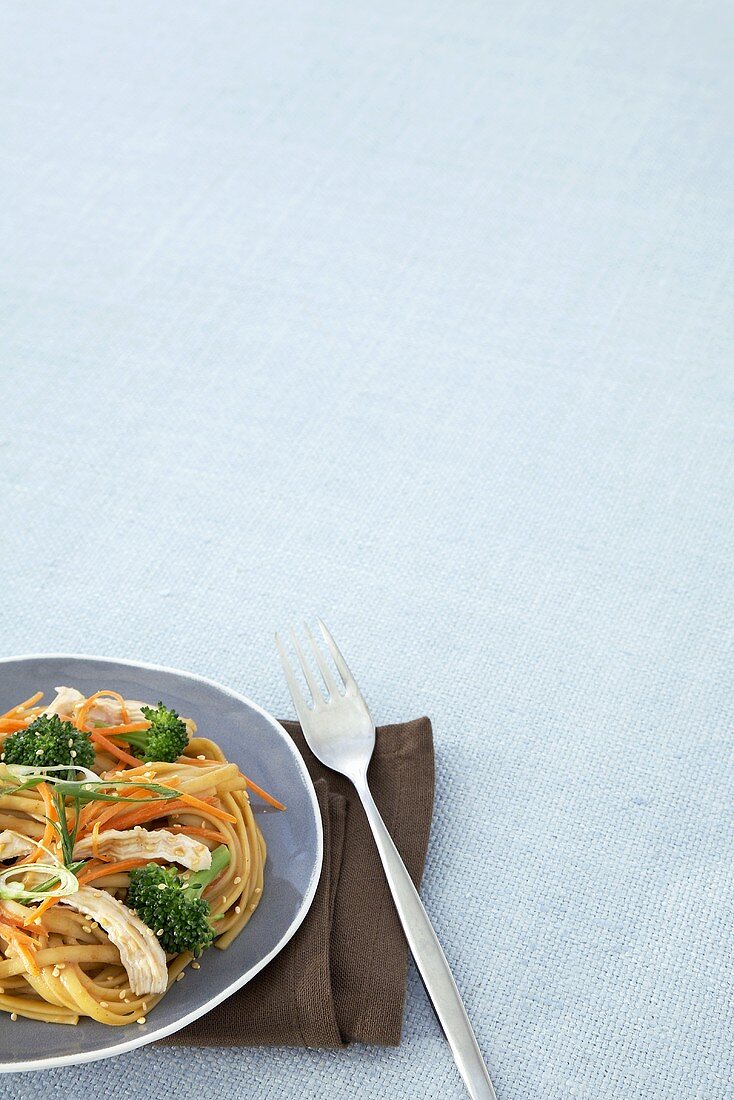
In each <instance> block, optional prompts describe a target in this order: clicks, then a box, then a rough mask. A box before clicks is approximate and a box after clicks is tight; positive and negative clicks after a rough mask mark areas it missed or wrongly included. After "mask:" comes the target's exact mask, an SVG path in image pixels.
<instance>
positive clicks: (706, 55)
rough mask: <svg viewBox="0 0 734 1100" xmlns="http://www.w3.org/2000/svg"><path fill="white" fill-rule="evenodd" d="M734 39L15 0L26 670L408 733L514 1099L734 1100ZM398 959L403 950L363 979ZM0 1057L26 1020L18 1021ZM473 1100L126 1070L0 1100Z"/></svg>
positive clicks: (11, 71) (383, 1087) (487, 12)
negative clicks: (302, 699) (323, 665)
mask: <svg viewBox="0 0 734 1100" xmlns="http://www.w3.org/2000/svg"><path fill="white" fill-rule="evenodd" d="M731 17H732V8H731V6H730V5H723V4H721V3H719V2H716V3H713V2H711V3H709V2H707V0H701V2H693V0H686V2H675V0H674V2H673V3H671V2H670V0H638V2H632V3H619V2H617V0H597V2H596V3H594V4H591V5H590V4H587V3H581V2H580V0H561V2H560V3H557V4H553V5H550V6H549V5H547V4H545V3H543V2H541V0H524V2H522V3H520V4H501V5H488V4H486V3H481V2H479V0H454V2H452V3H450V4H446V3H439V2H437V0H424V2H422V3H419V2H418V0H403V2H402V3H399V4H395V3H393V2H388V0H371V2H370V3H366V2H365V0H357V2H356V3H354V4H344V3H341V2H337V0H306V2H304V3H302V4H288V3H283V2H282V0H271V2H269V3H267V4H256V3H254V2H252V0H248V2H247V3H243V2H236V3H235V2H234V0H233V2H209V3H206V4H202V3H198V2H197V3H194V2H193V0H186V2H178V3H176V4H171V3H169V4H166V3H163V2H151V0H127V2H125V3H122V2H120V3H114V2H110V0H106V2H104V3H97V4H82V3H80V2H68V0H56V2H54V3H49V2H38V3H36V4H32V5H28V4H26V3H24V2H23V0H5V3H3V5H2V9H1V11H0V24H1V26H2V36H1V37H2V43H3V44H2V52H3V55H4V56H3V59H2V64H0V82H1V84H2V95H1V96H0V115H1V116H2V124H3V132H4V134H5V140H4V143H3V148H4V154H5V155H4V165H5V166H4V170H3V172H2V174H1V175H0V200H1V202H0V207H1V208H2V211H3V219H4V221H5V223H6V230H5V231H4V234H3V241H4V243H3V260H4V262H3V264H2V269H3V274H2V278H3V293H2V298H3V306H2V309H3V317H4V324H3V361H4V366H3V373H2V381H1V385H2V394H1V397H2V401H1V411H0V416H1V417H2V429H1V431H0V510H1V511H2V515H3V517H4V522H3V537H2V540H0V569H1V575H2V577H3V599H2V604H3V606H2V614H1V615H0V620H1V622H2V628H1V631H0V648H1V651H2V652H3V653H6V654H11V653H22V652H32V651H46V652H48V651H83V652H91V653H100V654H108V655H121V656H126V657H132V658H141V659H144V660H149V661H154V662H160V663H164V664H169V665H175V666H180V667H183V668H187V669H192V670H194V671H196V672H198V673H203V674H205V675H207V676H211V677H214V678H216V679H218V680H221V681H224V682H226V683H228V684H231V685H232V686H234V687H235V688H237V689H241V690H243V691H245V692H246V693H248V694H250V695H252V696H253V697H254V698H256V699H257V700H259V701H260V702H261V703H262V704H263V705H264V706H266V707H267V708H270V709H272V710H273V711H275V712H276V713H278V714H281V715H283V714H288V713H290V706H289V700H288V697H287V693H286V688H285V684H284V682H283V679H282V675H281V672H280V670H279V667H278V663H277V660H276V656H275V652H274V648H273V640H272V631H273V629H274V628H275V627H279V626H281V625H283V624H286V623H288V622H289V621H291V620H293V619H294V618H296V617H300V616H313V615H315V614H317V613H320V614H321V615H323V616H324V618H325V619H326V620H327V622H329V623H330V624H331V626H332V629H333V630H334V632H335V634H336V636H337V638H338V639H339V640H340V642H341V643H342V644H343V648H344V649H345V651H346V653H347V654H348V655H349V657H350V658H351V659H352V663H353V666H354V668H355V670H356V672H357V673H358V677H359V680H360V683H361V684H362V686H363V689H364V692H365V694H366V696H367V698H368V700H369V701H370V702H371V705H372V707H373V710H374V713H375V717H376V718H377V719H378V720H382V721H389V720H395V719H400V718H410V717H413V716H415V715H418V714H421V713H428V714H429V715H430V716H431V717H432V718H433V721H434V724H435V736H436V751H437V764H438V779H437V799H436V813H435V820H434V827H433V833H432V842H431V849H430V856H429V861H428V867H427V872H426V877H425V888H424V896H425V901H426V904H427V907H428V909H429V911H430V913H431V914H432V916H433V918H434V920H435V924H436V927H437V929H438V931H439V934H440V936H441V938H442V940H443V942H444V944H445V947H446V952H447V954H448V956H449V958H450V959H451V960H452V961H453V963H454V966H455V969H456V974H457V978H458V981H459V984H460V986H461V988H462V990H463V992H464V994H465V997H466V1003H467V1005H468V1008H469V1012H470V1015H471V1016H472V1018H473V1019H474V1021H475V1023H476V1030H477V1033H478V1036H479V1039H480V1042H481V1045H482V1047H483V1049H484V1050H485V1051H486V1054H487V1058H488V1061H489V1064H490V1066H491V1069H492V1075H493V1077H494V1079H495V1081H496V1086H497V1092H498V1096H499V1097H500V1100H538V1098H540V1097H542V1098H543V1100H567V1098H569V1097H583V1098H589V1100H592V1098H593V1100H606V1098H618V1097H622V1096H624V1097H625V1098H630V1097H632V1098H638V1097H639V1098H641V1100H642V1098H644V1100H670V1098H672V1097H677V1096H678V1095H685V1096H687V1097H695V1098H698V1100H704V1098H705V1100H718V1098H724V1097H731V1095H732V1089H733V1088H734V1057H733V1055H732V1046H731V1034H732V1030H734V993H733V989H732V987H733V985H734V919H733V918H734V911H733V909H734V906H733V902H732V897H733V893H732V890H733V887H734V871H733V868H732V858H731V854H732V840H733V839H734V813H733V811H732V801H731V791H732V782H733V781H734V761H733V757H732V699H731V663H730V662H731V656H732V625H731V624H732V607H733V604H732V597H733V596H734V590H733V588H732V573H731V563H732V537H731V536H732V531H733V530H734V525H732V522H731V521H732V507H731V505H732V492H731V490H732V474H733V472H734V470H733V466H734V462H733V461H732V458H733V453H732V447H731V442H732V409H733V408H734V384H733V383H734V377H733V374H732V369H731V346H732V337H733V336H734V331H733V330H734V324H733V322H732V311H731V300H732V299H731V291H732V245H733V244H734V241H733V240H732V238H733V237H734V219H732V216H731V214H732V186H731V183H732V178H733V176H732V173H733V171H734V145H733V144H732V142H731V141H730V140H725V139H724V137H723V131H722V121H723V119H722V113H723V112H722V105H723V104H725V103H727V102H728V103H731V78H730V69H729V66H728V64H727V62H728V59H729V55H730V45H731V41H732V29H733V28H732V18H731ZM375 965H376V966H379V959H376V960H375ZM1 1026H3V1027H6V1026H13V1025H11V1024H10V1023H9V1022H8V1021H7V1020H6V1021H3V1022H2V1024H1ZM182 1082H190V1083H191V1087H192V1088H193V1085H194V1083H195V1091H196V1095H197V1096H198V1097H200V1098H202V1100H208V1098H214V1097H221V1096H227V1095H236V1094H238V1090H239V1094H240V1095H242V1094H243V1091H242V1090H243V1089H244V1090H245V1092H246V1095H247V1096H248V1097H250V1098H252V1100H257V1098H265V1097H272V1096H274V1095H278V1096H298V1097H314V1098H315V1097H318V1098H319V1100H330V1098H337V1097H338V1098H341V1097H344V1096H346V1095H353V1096H364V1097H380V1098H382V1097H385V1096H390V1097H407V1098H412V1097H420V1098H425V1100H429V1098H433V1097H436V1098H437V1097H441V1098H442V1100H449V1098H456V1100H459V1098H460V1097H461V1096H462V1095H463V1092H462V1089H461V1087H460V1085H459V1083H458V1079H457V1075H456V1073H455V1070H454V1068H453V1064H452V1062H451V1059H450V1057H449V1054H448V1051H447V1048H446V1047H445V1045H444V1043H443V1040H442V1038H441V1036H440V1034H439V1031H438V1028H437V1025H436V1023H435V1022H434V1018H433V1016H432V1014H431V1012H430V1010H429V1008H428V1006H427V1004H426V1001H425V997H424V995H423V992H422V989H421V987H420V985H419V983H418V982H417V980H416V978H415V975H414V974H413V975H411V978H410V982H409V990H408V999H407V1011H406V1019H405V1028H404V1041H403V1044H402V1046H401V1047H400V1048H399V1049H397V1050H377V1049H356V1048H355V1049H351V1050H349V1051H348V1052H346V1053H329V1054H326V1053H320V1052H294V1051H291V1050H275V1051H256V1050H242V1051H217V1050H211V1051H201V1052H196V1053H187V1052H181V1051H176V1050H172V1049H166V1050H157V1049H152V1048H147V1049H143V1050H139V1051H136V1052H134V1053H132V1054H130V1055H127V1056H125V1057H123V1058H120V1059H118V1060H116V1061H112V1062H107V1063H97V1064H95V1065H90V1066H86V1067H81V1068H65V1069H60V1070H54V1071H50V1072H48V1073H45V1074H43V1075H42V1076H32V1077H26V1078H24V1079H19V1078H14V1079H11V1078H6V1079H5V1080H4V1082H3V1084H2V1085H0V1092H1V1093H2V1096H3V1097H5V1096H7V1097H11V1096H12V1097H20V1098H26V1097H27V1098H30V1097H34V1098H40V1100H45V1098H51V1097H56V1096H62V1095H63V1096H64V1097H65V1098H68V1097H82V1096H87V1095H89V1090H90V1089H93V1090H95V1091H99V1093H100V1094H101V1093H102V1092H103V1091H104V1092H109V1093H113V1094H116V1095H118V1096H127V1095H130V1096H135V1097H136V1098H138V1100H146V1098H148V1097H150V1098H155V1097H160V1096H163V1095H165V1094H167V1092H168V1090H169V1089H170V1090H174V1089H176V1088H177V1087H178V1089H179V1091H180V1090H181V1088H182V1087H184V1088H185V1087H186V1086H185V1084H184V1085H183V1086H182Z"/></svg>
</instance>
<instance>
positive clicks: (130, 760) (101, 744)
mask: <svg viewBox="0 0 734 1100" xmlns="http://www.w3.org/2000/svg"><path fill="white" fill-rule="evenodd" d="M89 736H90V738H91V741H92V744H93V745H96V746H97V748H99V749H104V751H105V752H108V753H109V754H110V756H115V757H117V759H118V760H122V762H123V763H124V764H129V765H130V767H132V768H142V767H143V761H142V760H138V759H137V757H135V756H131V755H130V753H129V752H125V750H124V749H121V748H120V746H119V745H116V744H115V742H114V741H108V740H107V738H106V737H105V736H104V734H103V733H101V732H100V731H99V730H92V731H91V733H90V735H89Z"/></svg>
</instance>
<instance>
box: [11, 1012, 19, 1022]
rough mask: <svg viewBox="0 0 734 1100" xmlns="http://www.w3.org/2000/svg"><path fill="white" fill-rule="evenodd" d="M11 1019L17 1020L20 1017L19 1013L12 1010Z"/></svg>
mask: <svg viewBox="0 0 734 1100" xmlns="http://www.w3.org/2000/svg"><path fill="white" fill-rule="evenodd" d="M10 1019H11V1020H17V1019H18V1013H17V1012H11V1013H10Z"/></svg>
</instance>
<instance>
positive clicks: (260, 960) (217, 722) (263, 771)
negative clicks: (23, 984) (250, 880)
mask: <svg viewBox="0 0 734 1100" xmlns="http://www.w3.org/2000/svg"><path fill="white" fill-rule="evenodd" d="M58 684H67V685H70V686H72V687H76V688H79V690H80V691H83V692H84V694H85V695H90V694H91V693H92V692H93V691H98V690H99V689H100V688H112V689H113V690H114V691H119V692H120V693H121V694H122V695H124V696H125V697H126V698H129V699H144V700H146V701H148V702H151V703H156V702H157V701H158V700H159V699H162V700H163V701H164V702H165V703H167V704H168V705H170V706H173V707H175V709H176V710H177V711H178V712H179V714H182V715H185V716H186V717H190V718H193V719H194V720H195V722H196V723H197V725H198V727H199V732H200V733H201V735H202V736H203V737H208V736H210V737H212V739H213V740H215V741H216V742H217V743H218V744H219V745H221V747H222V749H223V750H224V752H225V753H226V755H227V757H228V759H230V760H233V761H235V762H236V763H238V764H239V765H240V767H241V768H242V771H243V772H244V773H245V775H249V776H251V777H252V779H253V780H254V781H255V782H256V783H258V784H260V785H261V786H262V787H263V788H264V789H265V790H268V791H271V792H272V793H273V794H274V795H276V796H277V797H278V798H279V799H280V800H281V801H282V802H284V803H285V804H286V806H287V810H286V811H285V812H283V813H281V812H278V811H274V810H271V809H270V808H269V807H267V806H263V805H262V804H259V803H258V800H257V798H255V797H253V800H252V806H253V810H254V812H255V813H256V815H257V821H258V824H259V826H260V828H261V829H262V832H263V835H264V837H265V843H266V844H267V849H268V852H267V863H266V865H265V888H264V890H263V896H262V900H261V902H260V904H259V905H258V907H257V909H256V910H255V912H254V914H253V916H252V918H251V920H250V921H249V922H248V923H247V925H246V926H245V928H244V929H243V930H242V932H241V933H240V935H239V936H238V937H237V939H236V940H235V941H234V943H233V944H231V946H230V947H228V948H227V950H226V951H218V950H217V949H216V948H214V947H213V948H210V950H209V951H207V952H206V954H205V956H204V961H203V962H202V967H201V969H200V970H191V968H190V967H189V969H188V972H187V975H186V980H185V981H183V982H174V983H173V986H172V988H171V989H170V991H169V992H168V993H167V994H166V996H165V997H164V998H163V1000H162V1001H161V1002H160V1004H158V1005H156V1007H155V1009H154V1010H153V1011H152V1012H151V1014H150V1018H149V1020H148V1022H147V1023H145V1024H137V1023H136V1024H131V1025H130V1024H128V1025H125V1026H122V1027H108V1026H106V1025H105V1024H99V1023H97V1022H96V1021H95V1020H89V1019H84V1018H83V1019H82V1020H80V1022H79V1024H78V1025H77V1026H76V1027H69V1026H67V1025H61V1024H45V1023H39V1022H38V1021H36V1020H25V1019H23V1018H21V1017H19V1018H18V1020H16V1021H15V1022H13V1021H11V1020H10V1017H9V1016H8V1015H7V1014H6V1013H0V1071H2V1072H5V1073H12V1072H21V1071H24V1070H36V1069H47V1068H50V1067H51V1066H64V1065H70V1064H78V1063H79V1062H91V1061H94V1060H95V1059H98V1058H110V1057H112V1056H113V1055H116V1054H122V1053H124V1052H125V1051H128V1050H133V1049H134V1048H135V1047H140V1046H144V1045H145V1044H146V1043H152V1042H154V1041H155V1040H156V1039H162V1038H163V1037H164V1036H165V1035H171V1034H172V1033H173V1032H175V1031H178V1030H179V1029H180V1028H182V1027H185V1026H186V1024H190V1023H191V1021H192V1020H196V1019H198V1017H199V1016H203V1015H204V1014H205V1013H206V1012H209V1011H210V1009H212V1008H214V1007H215V1005H218V1004H219V1003H220V1002H221V1001H223V1000H225V998H226V997H229V996H231V995H232V993H234V992H235V991H236V990H237V989H241V988H242V986H243V985H245V984H246V983H247V982H249V981H250V979H251V978H253V977H254V976H255V974H257V973H258V971H259V970H261V969H262V968H263V967H264V966H265V964H266V963H268V962H269V961H270V960H271V959H272V958H273V957H274V956H275V955H277V953H278V952H279V951H280V950H281V948H282V947H284V946H285V944H286V943H287V942H288V940H289V939H290V938H291V936H292V935H293V934H294V932H295V931H296V929H297V928H298V926H299V925H300V923H301V921H302V920H303V918H304V917H305V916H306V913H307V912H308V908H309V906H310V904H311V902H312V900H313V896H314V893H315V891H316V885H317V883H318V880H319V874H320V872H321V858H322V847H323V838H322V831H321V817H320V814H319V809H318V804H317V802H316V794H315V791H314V788H313V784H312V782H311V779H310V777H309V774H308V772H307V770H306V765H305V764H304V762H303V759H302V758H301V755H300V753H299V752H298V750H297V749H296V747H295V745H294V744H293V742H292V741H291V739H290V737H289V736H288V734H287V733H286V732H285V730H284V729H283V727H282V726H281V725H280V724H279V723H278V722H277V721H276V720H275V719H274V718H273V717H271V715H269V714H268V713H267V712H266V711H264V710H263V709H262V708H261V707H258V706H257V705H256V704H255V703H253V702H251V700H249V699H246V698H245V697H244V696H243V695H239V694H238V693H237V692H236V691H231V690H230V689H229V688H226V687H222V685H221V684H217V683H215V682H214V681H213V680H207V679H204V678H203V677H201V676H194V675H192V674H190V673H187V672H180V671H177V670H176V669H171V668H163V667H159V666H156V665H148V664H139V663H137V662H133V661H117V660H110V659H108V658H106V657H84V656H77V655H74V656H67V655H53V656H45V655H44V656H34V657H8V658H5V659H3V660H0V711H2V710H7V709H8V708H9V707H11V706H13V704H14V703H16V702H20V700H22V699H26V698H28V697H29V696H30V695H32V694H33V693H34V692H35V691H41V690H42V691H44V692H45V698H46V699H51V698H53V693H54V688H55V687H56V686H57V685H58Z"/></svg>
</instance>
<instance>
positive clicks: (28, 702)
mask: <svg viewBox="0 0 734 1100" xmlns="http://www.w3.org/2000/svg"><path fill="white" fill-rule="evenodd" d="M39 699H43V692H42V691H37V692H36V694H35V695H31V697H30V699H25V700H24V701H23V702H22V703H18V704H17V705H16V706H14V707H11V708H10V710H6V711H5V714H0V718H12V716H13V715H14V714H17V713H18V711H19V710H26V709H27V708H28V707H32V706H33V704H34V703H37V702H38V700H39Z"/></svg>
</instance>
